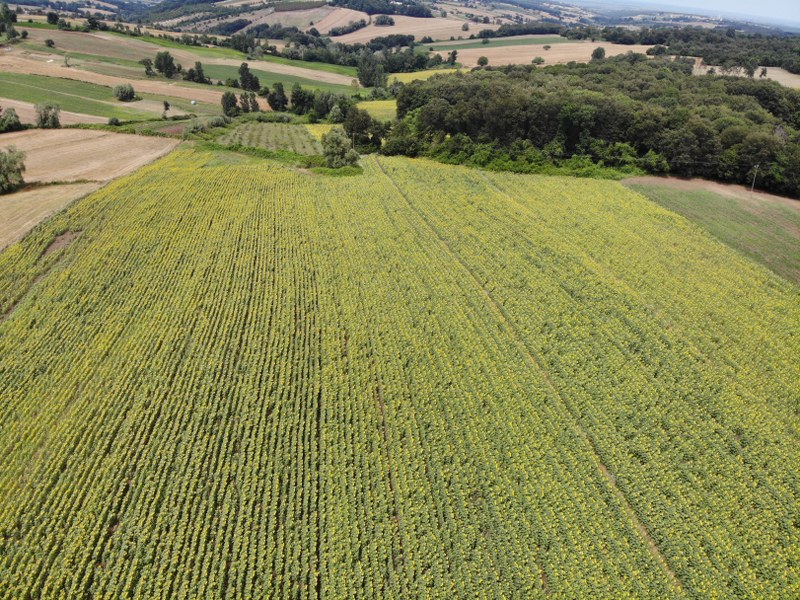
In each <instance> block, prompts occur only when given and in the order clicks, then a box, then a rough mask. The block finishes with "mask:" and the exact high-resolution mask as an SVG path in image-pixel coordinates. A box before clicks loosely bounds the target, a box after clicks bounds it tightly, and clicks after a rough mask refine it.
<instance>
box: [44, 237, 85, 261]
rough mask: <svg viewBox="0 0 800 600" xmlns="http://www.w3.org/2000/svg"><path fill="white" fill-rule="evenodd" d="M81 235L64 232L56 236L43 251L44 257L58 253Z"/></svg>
mask: <svg viewBox="0 0 800 600" xmlns="http://www.w3.org/2000/svg"><path fill="white" fill-rule="evenodd" d="M81 233H83V232H82V231H65V232H64V233H62V234H61V235H58V236H56V239H54V240H53V241H52V242H50V245H49V246H48V247H47V248H46V249H45V251H44V256H49V255H50V254H53V252H58V251H59V250H61V249H62V248H65V247H66V246H69V245H70V244H71V243H72V242H74V241H75V240H76V239H78V238H79V237H80V235H81Z"/></svg>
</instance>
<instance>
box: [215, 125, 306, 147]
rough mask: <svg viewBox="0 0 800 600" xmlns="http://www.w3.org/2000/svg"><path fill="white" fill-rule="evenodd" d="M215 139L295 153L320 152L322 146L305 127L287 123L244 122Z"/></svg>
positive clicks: (227, 142)
mask: <svg viewBox="0 0 800 600" xmlns="http://www.w3.org/2000/svg"><path fill="white" fill-rule="evenodd" d="M217 141H218V142H219V143H221V144H240V145H242V146H249V147H251V148H265V149H267V150H289V151H291V152H295V153H297V154H309V155H311V154H322V147H321V146H320V145H319V143H318V142H317V140H316V139H315V138H314V136H312V135H311V134H310V133H309V132H308V130H307V129H306V128H305V127H302V126H300V125H289V124H287V123H258V122H253V123H245V124H244V125H239V126H238V127H237V128H236V129H234V130H233V131H231V132H230V133H226V134H225V135H223V136H220V137H219V138H218V140H217Z"/></svg>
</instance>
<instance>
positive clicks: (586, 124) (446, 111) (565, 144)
mask: <svg viewBox="0 0 800 600" xmlns="http://www.w3.org/2000/svg"><path fill="white" fill-rule="evenodd" d="M397 116H398V119H399V120H398V121H397V122H396V123H395V124H394V126H393V127H392V129H391V132H390V133H389V134H388V137H387V139H386V143H385V144H384V146H383V149H382V151H383V152H385V153H388V154H406V155H409V156H417V155H428V156H434V157H437V158H439V159H442V160H445V161H448V162H459V163H466V164H474V165H478V166H483V167H489V168H498V169H511V170H516V171H522V172H547V170H548V169H549V168H551V167H552V166H554V165H556V166H557V165H567V166H570V165H572V166H575V165H578V166H581V165H583V166H591V165H595V166H599V167H612V168H614V169H617V170H621V171H623V172H637V171H638V172H641V171H645V172H650V173H667V172H668V173H673V174H676V175H683V176H702V177H707V178H712V179H720V180H723V181H730V182H736V183H749V182H750V181H751V180H752V178H753V176H754V175H755V174H756V173H755V169H756V165H759V169H758V179H757V182H756V186H757V187H760V188H762V189H766V190H770V191H773V192H777V193H781V194H788V195H793V196H800V92H797V91H794V90H791V89H788V88H785V87H783V86H781V85H779V84H778V83H775V82H771V81H765V80H753V79H748V78H740V77H726V78H719V77H714V76H703V77H697V76H693V75H692V61H691V60H669V59H666V58H654V59H651V60H648V59H647V58H646V57H645V56H644V55H642V54H633V53H629V54H627V55H624V56H619V57H614V58H611V59H605V60H594V61H592V62H591V63H589V64H577V63H570V64H568V65H556V66H551V67H547V68H544V69H542V68H536V67H533V66H522V65H516V66H507V67H501V68H494V69H492V68H489V69H479V70H475V71H473V72H471V73H468V74H463V73H462V74H454V75H439V76H436V77H433V78H431V79H429V80H427V81H415V82H413V83H411V84H408V85H406V86H403V87H402V88H401V89H400V91H399V93H398V95H397Z"/></svg>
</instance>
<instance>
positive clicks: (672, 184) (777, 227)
mask: <svg viewBox="0 0 800 600" xmlns="http://www.w3.org/2000/svg"><path fill="white" fill-rule="evenodd" d="M627 185H628V186H629V187H631V188H632V189H634V190H636V191H638V192H640V193H642V194H644V195H645V196H647V197H648V198H650V199H651V200H653V201H654V202H657V203H658V204H660V205H661V206H664V207H665V208H668V209H670V210H674V211H675V212H677V213H679V214H681V215H683V216H685V217H686V218H687V219H689V220H691V221H694V222H695V223H697V224H698V225H700V227H702V228H703V229H705V230H706V231H708V232H709V233H711V235H713V236H714V237H716V238H717V239H719V240H720V241H722V242H724V243H726V244H728V245H729V246H731V247H732V248H735V249H737V250H739V251H740V252H742V253H744V254H745V255H747V256H749V257H750V258H752V259H754V260H756V261H758V262H760V263H761V264H763V265H765V266H766V267H768V268H770V269H772V270H773V271H775V273H777V274H778V275H782V276H783V277H786V278H787V279H788V280H789V281H793V282H794V283H797V284H800V201H797V200H788V199H786V198H780V197H777V196H771V195H769V194H762V193H755V194H753V193H750V192H749V191H747V190H746V188H744V187H742V186H735V185H724V184H719V183H713V182H709V181H684V180H679V179H667V180H664V179H658V178H655V177H642V178H638V179H632V180H630V182H628V183H627Z"/></svg>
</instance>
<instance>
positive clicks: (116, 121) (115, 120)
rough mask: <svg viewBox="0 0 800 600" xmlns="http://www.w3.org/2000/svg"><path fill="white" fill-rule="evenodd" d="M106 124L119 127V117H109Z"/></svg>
mask: <svg viewBox="0 0 800 600" xmlns="http://www.w3.org/2000/svg"><path fill="white" fill-rule="evenodd" d="M108 124H109V125H111V126H112V127H119V125H120V122H119V119H118V118H117V117H111V118H110V119H109V120H108Z"/></svg>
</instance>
